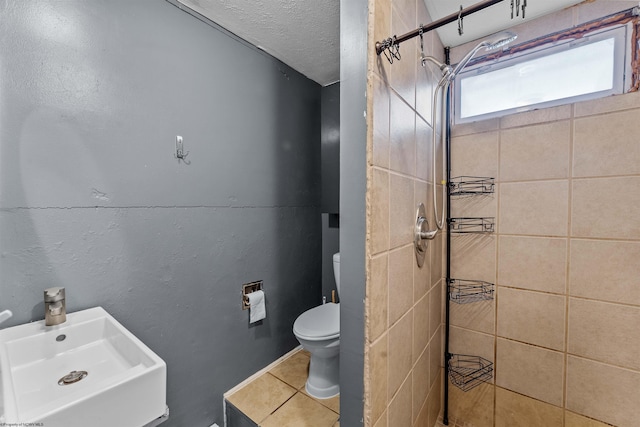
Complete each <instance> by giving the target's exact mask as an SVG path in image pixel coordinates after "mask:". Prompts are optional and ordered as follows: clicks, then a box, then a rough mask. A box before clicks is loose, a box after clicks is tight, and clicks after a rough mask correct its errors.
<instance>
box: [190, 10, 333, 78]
mask: <svg viewBox="0 0 640 427" xmlns="http://www.w3.org/2000/svg"><path fill="white" fill-rule="evenodd" d="M179 1H180V3H182V4H184V5H185V6H187V7H189V8H191V9H193V10H194V11H196V12H198V13H200V14H202V15H204V16H205V17H207V18H209V19H210V20H212V21H213V22H215V23H217V24H218V25H220V26H221V27H223V28H225V29H227V30H229V31H230V32H232V33H234V34H235V35H237V36H239V37H240V38H242V39H244V40H246V41H248V42H249V43H251V44H253V45H255V46H257V47H259V48H260V49H262V50H264V51H265V52H267V53H269V54H270V55H272V56H274V57H276V58H278V59H279V60H281V61H282V62H284V63H285V64H287V65H289V66H290V67H292V68H294V69H295V70H297V71H299V72H300V73H302V74H304V75H305V76H307V77H308V78H310V79H311V80H314V81H315V82H317V83H319V84H321V85H322V86H326V85H328V84H331V83H335V82H336V81H338V80H339V79H340V0H252V1H248V0H179Z"/></svg>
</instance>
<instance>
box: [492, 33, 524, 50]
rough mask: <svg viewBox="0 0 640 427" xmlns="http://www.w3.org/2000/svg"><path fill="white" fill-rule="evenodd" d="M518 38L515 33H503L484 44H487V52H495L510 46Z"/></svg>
mask: <svg viewBox="0 0 640 427" xmlns="http://www.w3.org/2000/svg"><path fill="white" fill-rule="evenodd" d="M517 38H518V35H517V34H516V33H513V32H511V31H503V32H501V33H498V34H496V35H495V36H493V37H492V38H490V39H487V40H485V41H484V43H487V46H486V48H487V50H494V49H498V48H501V47H502V46H506V45H508V44H509V43H511V42H512V41H514V40H515V39H517Z"/></svg>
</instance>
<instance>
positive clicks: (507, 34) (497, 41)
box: [451, 31, 518, 79]
mask: <svg viewBox="0 0 640 427" xmlns="http://www.w3.org/2000/svg"><path fill="white" fill-rule="evenodd" d="M517 37H518V35H517V34H516V33H514V32H511V31H503V32H501V33H498V34H496V35H494V36H493V37H491V38H489V39H487V40H484V41H482V42H480V43H478V45H476V47H474V48H473V49H471V51H470V52H469V53H467V54H466V55H465V57H464V58H462V60H461V61H460V62H459V63H458V65H456V68H454V69H453V72H452V73H451V79H454V78H455V77H456V75H458V73H459V72H460V71H462V69H463V68H464V67H466V65H467V64H468V63H469V61H470V60H471V58H473V56H474V55H475V54H476V53H477V52H478V51H479V50H480V49H482V48H483V47H484V48H485V49H486V50H495V49H498V48H501V47H503V46H506V45H507V44H509V43H511V42H512V41H514V40H515V39H516V38H517Z"/></svg>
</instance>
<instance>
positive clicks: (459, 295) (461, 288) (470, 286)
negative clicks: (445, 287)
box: [448, 279, 495, 304]
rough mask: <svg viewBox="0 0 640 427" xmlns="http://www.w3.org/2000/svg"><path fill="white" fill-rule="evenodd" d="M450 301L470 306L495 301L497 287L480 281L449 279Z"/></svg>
mask: <svg viewBox="0 0 640 427" xmlns="http://www.w3.org/2000/svg"><path fill="white" fill-rule="evenodd" d="M448 282H449V300H450V301H452V302H455V303H457V304H470V303H474V302H478V301H491V300H493V295H494V289H495V285H494V284H493V283H489V282H483V281H480V280H462V279H449V280H448Z"/></svg>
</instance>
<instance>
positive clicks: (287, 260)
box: [0, 0, 321, 427]
mask: <svg viewBox="0 0 640 427" xmlns="http://www.w3.org/2000/svg"><path fill="white" fill-rule="evenodd" d="M176 135H182V136H183V137H184V142H185V149H186V150H187V151H189V155H188V157H187V160H189V161H190V164H189V165H187V164H185V163H181V162H178V160H177V159H175V158H174V152H175V148H174V145H175V136H176ZM319 206H320V87H319V86H318V85H317V84H316V83H314V82H312V81H310V80H308V79H306V78H305V77H303V76H301V75H300V74H298V73H296V72H295V71H293V70H291V69H290V68H288V67H286V66H284V65H283V64H282V63H280V62H278V61H276V60H274V59H273V58H271V57H269V56H267V55H265V54H264V53H261V52H259V51H258V50H257V49H255V48H252V47H250V46H247V45H246V43H244V42H240V41H238V40H236V39H234V38H232V37H230V36H228V35H227V34H225V33H224V32H223V31H220V30H219V29H216V28H215V27H213V26H211V25H208V24H207V23H204V22H202V21H200V20H197V19H195V18H194V17H193V16H191V15H189V14H188V13H185V12H184V11H181V10H180V9H178V8H177V7H175V6H174V5H173V4H171V3H168V2H166V1H164V0H136V1H130V0H90V1H87V0H65V1H45V0H29V1H26V0H25V1H13V0H11V1H3V2H0V294H1V295H2V298H1V300H0V309H7V308H8V309H11V310H12V311H13V312H14V315H15V317H14V318H13V319H12V320H11V321H10V323H9V325H14V324H18V323H23V322H28V321H32V320H40V319H42V318H43V317H44V316H43V304H42V303H41V301H42V291H43V289H44V288H47V287H50V286H65V287H66V288H67V308H68V310H69V311H77V310H81V309H85V308H89V307H93V306H97V305H101V306H103V307H105V309H106V310H107V311H109V312H110V313H111V314H112V315H113V316H114V317H115V318H116V319H118V320H119V321H120V322H122V323H123V324H124V325H125V326H126V327H127V328H128V329H129V330H131V331H132V332H133V333H134V334H136V335H137V336H138V337H139V338H140V339H142V341H144V342H145V343H146V344H147V345H149V347H151V348H152V349H153V350H154V351H155V352H156V353H158V354H159V355H160V357H162V358H163V359H164V360H165V361H166V362H167V365H168V404H169V406H170V409H171V417H170V420H169V421H168V422H167V423H166V424H165V425H166V426H167V427H170V426H181V427H182V426H190V427H198V426H202V427H205V426H209V425H210V424H211V423H212V422H217V423H218V424H221V425H222V414H221V412H222V393H223V392H224V391H226V390H227V389H229V388H230V387H232V386H233V385H235V384H237V383H238V382H240V381H241V380H243V379H244V378H246V377H247V376H249V375H250V374H252V373H253V372H255V371H257V370H259V369H260V368H262V367H264V366H265V365H267V364H268V363H270V362H271V361H273V360H274V359H276V358H277V357H279V356H280V355H282V354H283V353H285V352H287V351H288V350H290V349H292V348H293V347H295V346H296V345H297V344H298V343H297V341H296V339H295V337H294V335H293V333H292V329H291V328H292V324H293V321H294V320H295V318H296V317H297V316H298V315H299V314H300V313H301V312H302V311H304V310H306V309H308V308H310V307H311V306H313V305H315V304H317V303H318V301H319V299H320V292H321V283H320V276H321V268H320V267H321V263H320V262H319V260H320V257H321V217H320V208H319ZM256 279H263V280H264V281H265V282H264V283H265V291H266V295H267V316H268V317H267V319H266V320H265V321H264V322H263V323H262V324H260V325H257V326H249V324H248V313H247V312H246V311H242V310H241V309H240V286H241V284H242V283H244V282H247V281H252V280H256Z"/></svg>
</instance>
